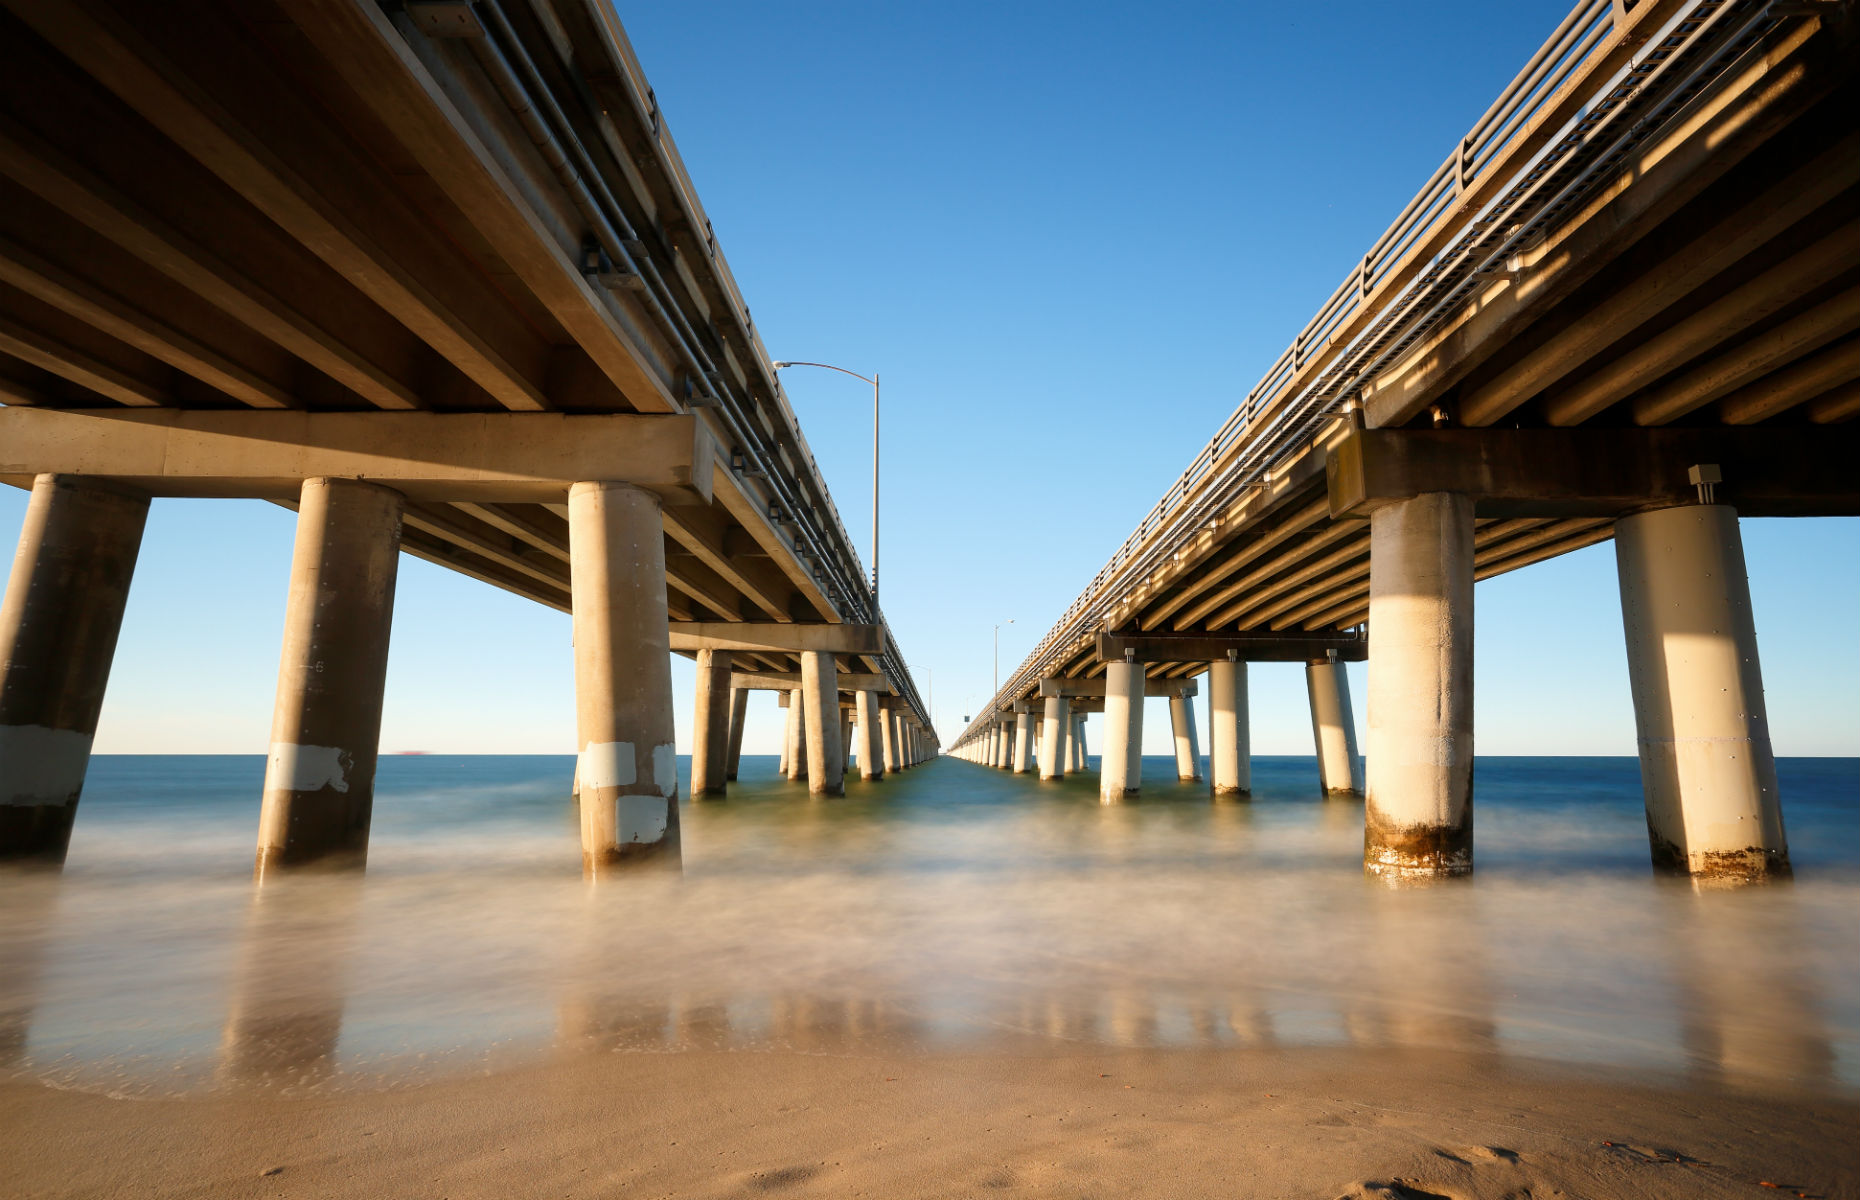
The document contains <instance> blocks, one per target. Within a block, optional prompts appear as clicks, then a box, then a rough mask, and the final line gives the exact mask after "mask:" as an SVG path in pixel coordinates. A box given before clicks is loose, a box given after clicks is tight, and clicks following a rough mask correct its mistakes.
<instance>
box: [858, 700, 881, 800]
mask: <svg viewBox="0 0 1860 1200" xmlns="http://www.w3.org/2000/svg"><path fill="white" fill-rule="evenodd" d="M853 703H854V704H855V705H856V706H857V720H856V722H855V723H856V724H857V726H858V729H859V733H858V737H859V774H861V775H863V776H864V777H865V778H867V779H883V778H884V777H885V759H884V752H883V751H882V750H881V749H880V746H881V744H882V742H883V740H884V739H883V738H882V737H881V736H880V734H879V732H878V722H879V718H880V715H881V710H880V709H879V707H878V693H877V692H874V691H861V692H859V693H858V695H856V696H855V697H854V698H853Z"/></svg>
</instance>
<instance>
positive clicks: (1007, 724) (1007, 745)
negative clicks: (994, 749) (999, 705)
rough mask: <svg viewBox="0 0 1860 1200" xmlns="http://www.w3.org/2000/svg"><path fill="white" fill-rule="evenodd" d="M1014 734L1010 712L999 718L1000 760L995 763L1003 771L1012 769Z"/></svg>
mask: <svg viewBox="0 0 1860 1200" xmlns="http://www.w3.org/2000/svg"><path fill="white" fill-rule="evenodd" d="M1014 734H1015V722H1014V717H1013V714H1011V713H1010V714H1009V715H1007V716H1005V717H1002V718H1001V761H1000V762H999V763H997V764H996V765H997V766H999V767H1000V768H1001V769H1002V770H1003V771H1012V770H1013V769H1014Z"/></svg>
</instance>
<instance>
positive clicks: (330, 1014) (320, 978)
mask: <svg viewBox="0 0 1860 1200" xmlns="http://www.w3.org/2000/svg"><path fill="white" fill-rule="evenodd" d="M361 894H362V889H361V881H360V880H359V879H355V878H343V877H339V876H331V877H327V878H325V877H309V878H301V879H289V880H285V881H283V882H281V883H279V882H273V883H268V884H266V886H265V888H264V889H263V890H262V891H255V892H254V893H253V895H252V899H251V903H250V906H249V908H248V910H247V912H246V920H245V925H244V928H243V929H242V930H241V931H240V934H239V943H240V945H239V951H238V957H237V960H236V965H235V966H234V968H233V973H232V978H231V979H230V981H229V982H228V991H229V993H230V1003H229V1005H228V1007H227V1012H226V1025H225V1032H224V1035H223V1037H222V1039H221V1043H220V1065H219V1069H220V1073H221V1078H222V1079H223V1080H225V1081H229V1082H242V1081H263V1082H268V1083H285V1084H293V1083H305V1084H308V1083H315V1082H317V1081H318V1080H321V1079H324V1078H326V1077H328V1076H329V1075H330V1074H331V1073H333V1072H334V1070H335V1066H336V1047H337V1043H338V1042H339V1041H340V1040H341V1037H342V1014H343V1009H344V1007H345V1006H346V1004H347V1002H348V997H349V990H350V986H351V981H352V971H351V963H352V960H353V958H354V952H355V943H356V937H357V933H358V929H357V923H358V920H359V917H360V912H361Z"/></svg>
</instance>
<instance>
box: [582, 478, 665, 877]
mask: <svg viewBox="0 0 1860 1200" xmlns="http://www.w3.org/2000/svg"><path fill="white" fill-rule="evenodd" d="M568 552H569V560H570V565H571V570H570V578H571V581H572V583H571V588H572V595H573V609H574V622H575V626H574V628H575V718H576V722H575V723H576V727H577V732H576V743H577V745H578V746H579V748H580V751H579V758H578V760H577V769H578V777H577V779H578V782H577V792H576V799H577V800H578V801H579V802H580V806H581V865H582V873H583V874H584V875H586V876H587V877H588V878H589V879H598V878H601V877H602V876H605V875H608V874H610V873H612V872H614V871H616V870H618V869H621V868H624V867H626V866H630V865H635V864H643V863H657V864H660V865H664V866H670V867H677V866H678V865H679V864H680V858H679V840H678V752H677V749H676V746H675V744H674V727H675V723H674V720H673V716H672V666H671V646H670V640H671V639H670V633H669V631H668V629H667V616H666V611H665V531H664V526H663V522H662V521H661V519H660V516H659V498H658V497H657V496H655V495H653V494H652V493H651V492H648V491H645V490H644V489H642V488H637V487H634V486H632V485H631V484H625V483H592V482H585V483H577V484H575V485H574V486H573V487H572V488H570V489H569V491H568Z"/></svg>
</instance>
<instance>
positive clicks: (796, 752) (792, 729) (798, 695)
mask: <svg viewBox="0 0 1860 1200" xmlns="http://www.w3.org/2000/svg"><path fill="white" fill-rule="evenodd" d="M807 726H808V722H807V697H806V695H805V693H804V692H803V690H802V689H800V688H794V689H792V690H790V691H789V693H788V781H789V782H790V783H798V782H800V781H801V780H803V779H806V778H807Z"/></svg>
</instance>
